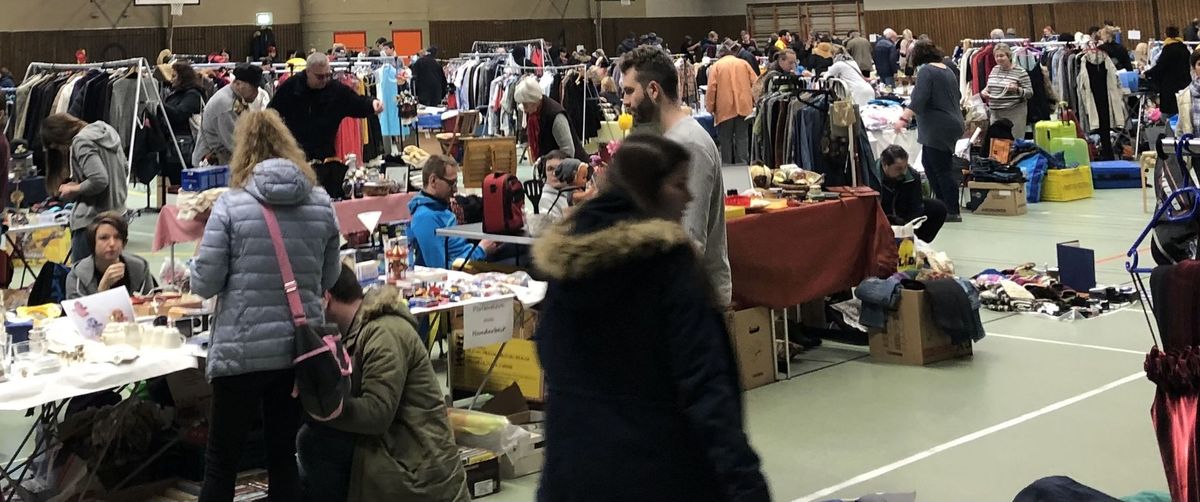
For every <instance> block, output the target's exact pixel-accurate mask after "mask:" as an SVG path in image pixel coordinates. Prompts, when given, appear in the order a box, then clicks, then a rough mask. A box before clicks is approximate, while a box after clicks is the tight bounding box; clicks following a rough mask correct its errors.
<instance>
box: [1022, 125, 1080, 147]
mask: <svg viewBox="0 0 1200 502" xmlns="http://www.w3.org/2000/svg"><path fill="white" fill-rule="evenodd" d="M1077 137H1078V136H1077V135H1076V134H1075V123H1074V122H1070V121H1066V122H1064V121H1061V120H1043V121H1041V122H1038V123H1036V124H1034V125H1033V139H1034V141H1035V142H1037V145H1038V146H1040V147H1042V148H1045V149H1047V150H1049V149H1050V141H1051V140H1054V139H1057V138H1077Z"/></svg>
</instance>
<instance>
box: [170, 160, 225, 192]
mask: <svg viewBox="0 0 1200 502" xmlns="http://www.w3.org/2000/svg"><path fill="white" fill-rule="evenodd" d="M180 185H181V188H183V190H185V191H188V192H203V191H205V190H208V189H211V188H219V187H227V186H229V166H208V167H196V168H192V169H184V170H183V174H182V176H181V182H180Z"/></svg>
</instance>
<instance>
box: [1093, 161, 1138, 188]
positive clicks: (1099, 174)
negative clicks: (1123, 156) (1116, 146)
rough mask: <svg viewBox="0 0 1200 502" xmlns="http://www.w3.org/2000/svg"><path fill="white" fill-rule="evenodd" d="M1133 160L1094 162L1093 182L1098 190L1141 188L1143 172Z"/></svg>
mask: <svg viewBox="0 0 1200 502" xmlns="http://www.w3.org/2000/svg"><path fill="white" fill-rule="evenodd" d="M1141 169H1142V168H1141V166H1140V165H1139V164H1138V162H1136V161H1133V160H1110V161H1103V162H1100V161H1097V162H1092V180H1093V184H1094V185H1095V186H1096V188H1097V189H1113V188H1139V187H1141V186H1142V170H1141Z"/></svg>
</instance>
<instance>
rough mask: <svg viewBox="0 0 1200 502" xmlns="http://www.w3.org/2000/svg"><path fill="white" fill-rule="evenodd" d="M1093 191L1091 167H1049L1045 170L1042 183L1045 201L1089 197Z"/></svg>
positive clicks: (1065, 200)
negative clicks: (1044, 178)
mask: <svg viewBox="0 0 1200 502" xmlns="http://www.w3.org/2000/svg"><path fill="white" fill-rule="evenodd" d="M1093 192H1094V188H1093V186H1092V169H1091V168H1090V167H1088V166H1080V167H1076V168H1074V169H1051V170H1049V171H1046V181H1045V182H1044V183H1042V200H1044V201H1047V202H1070V201H1073V200H1080V199H1090V198H1091V197H1092V194H1093Z"/></svg>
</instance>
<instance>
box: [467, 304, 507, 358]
mask: <svg viewBox="0 0 1200 502" xmlns="http://www.w3.org/2000/svg"><path fill="white" fill-rule="evenodd" d="M512 329H513V306H512V300H511V299H506V300H500V301H495V302H487V303H476V304H472V305H467V306H465V307H463V348H464V349H473V348H476V347H486V346H488V345H494V344H497V343H500V342H506V341H508V340H511V339H512Z"/></svg>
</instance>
